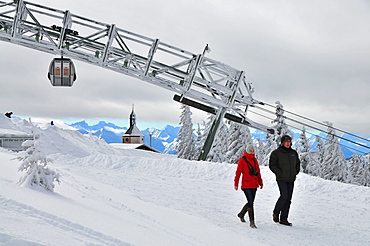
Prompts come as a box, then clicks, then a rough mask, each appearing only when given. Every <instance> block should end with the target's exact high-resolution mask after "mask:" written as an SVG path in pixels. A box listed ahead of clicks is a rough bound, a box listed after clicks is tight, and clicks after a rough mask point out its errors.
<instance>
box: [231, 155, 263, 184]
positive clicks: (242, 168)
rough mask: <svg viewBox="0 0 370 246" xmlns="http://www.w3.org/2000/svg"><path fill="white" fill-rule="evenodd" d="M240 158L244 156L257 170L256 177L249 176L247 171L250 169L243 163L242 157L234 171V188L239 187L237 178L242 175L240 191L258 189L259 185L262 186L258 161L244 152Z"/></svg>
mask: <svg viewBox="0 0 370 246" xmlns="http://www.w3.org/2000/svg"><path fill="white" fill-rule="evenodd" d="M242 156H245V157H246V158H247V160H248V162H249V163H250V164H251V165H252V166H253V167H254V168H255V169H256V170H257V172H258V176H255V175H250V174H249V169H250V168H249V165H248V164H247V163H246V162H245V160H244V158H243V157H242V158H240V159H239V161H238V168H237V169H236V172H235V178H234V186H238V185H239V178H240V175H241V174H243V176H242V186H241V188H242V189H246V188H258V186H259V185H263V182H262V178H261V172H260V167H259V165H258V161H257V159H256V157H255V156H254V155H252V154H248V153H246V152H243V154H242Z"/></svg>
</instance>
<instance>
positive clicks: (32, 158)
mask: <svg viewBox="0 0 370 246" xmlns="http://www.w3.org/2000/svg"><path fill="white" fill-rule="evenodd" d="M29 123H30V129H31V133H32V135H33V140H26V141H25V142H24V143H23V144H22V145H23V146H25V147H27V149H26V151H23V152H20V153H19V156H18V157H17V159H18V160H19V161H21V162H22V163H21V165H20V166H19V168H18V171H21V172H26V173H25V174H24V176H23V177H22V178H21V179H20V180H19V184H20V185H26V186H27V185H30V186H34V185H36V186H40V187H43V188H44V189H45V190H47V191H54V187H55V185H54V182H58V183H59V182H60V181H59V173H57V172H55V171H54V170H51V169H50V168H49V167H48V166H47V165H48V164H49V163H50V162H52V160H51V159H50V158H47V157H46V155H44V154H43V153H42V143H41V140H40V139H38V137H37V135H36V133H35V127H34V126H33V124H32V122H31V119H30V120H29Z"/></svg>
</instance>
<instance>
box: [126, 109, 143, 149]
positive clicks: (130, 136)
mask: <svg viewBox="0 0 370 246" xmlns="http://www.w3.org/2000/svg"><path fill="white" fill-rule="evenodd" d="M122 143H128V144H143V143H144V135H143V134H142V133H141V131H140V130H139V128H138V127H137V126H136V114H135V112H134V105H132V111H131V114H130V127H129V128H128V129H127V131H126V132H125V134H123V136H122Z"/></svg>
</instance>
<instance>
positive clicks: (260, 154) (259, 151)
mask: <svg viewBox="0 0 370 246" xmlns="http://www.w3.org/2000/svg"><path fill="white" fill-rule="evenodd" d="M254 144H255V146H254V155H255V156H256V158H257V160H258V161H260V160H263V158H264V157H265V155H266V151H265V148H264V144H263V142H262V139H261V138H257V139H256V142H255V143H254ZM261 165H262V163H261Z"/></svg>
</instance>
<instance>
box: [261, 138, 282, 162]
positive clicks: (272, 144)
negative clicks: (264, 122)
mask: <svg viewBox="0 0 370 246" xmlns="http://www.w3.org/2000/svg"><path fill="white" fill-rule="evenodd" d="M277 147H278V146H277V144H276V141H275V135H273V134H270V133H267V134H266V143H265V144H264V146H263V149H264V153H265V155H264V156H262V158H261V159H259V160H258V162H259V164H260V165H264V166H268V165H269V160H270V155H271V152H272V151H274V150H275V149H276V148H277ZM260 148H261V147H258V151H260Z"/></svg>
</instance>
